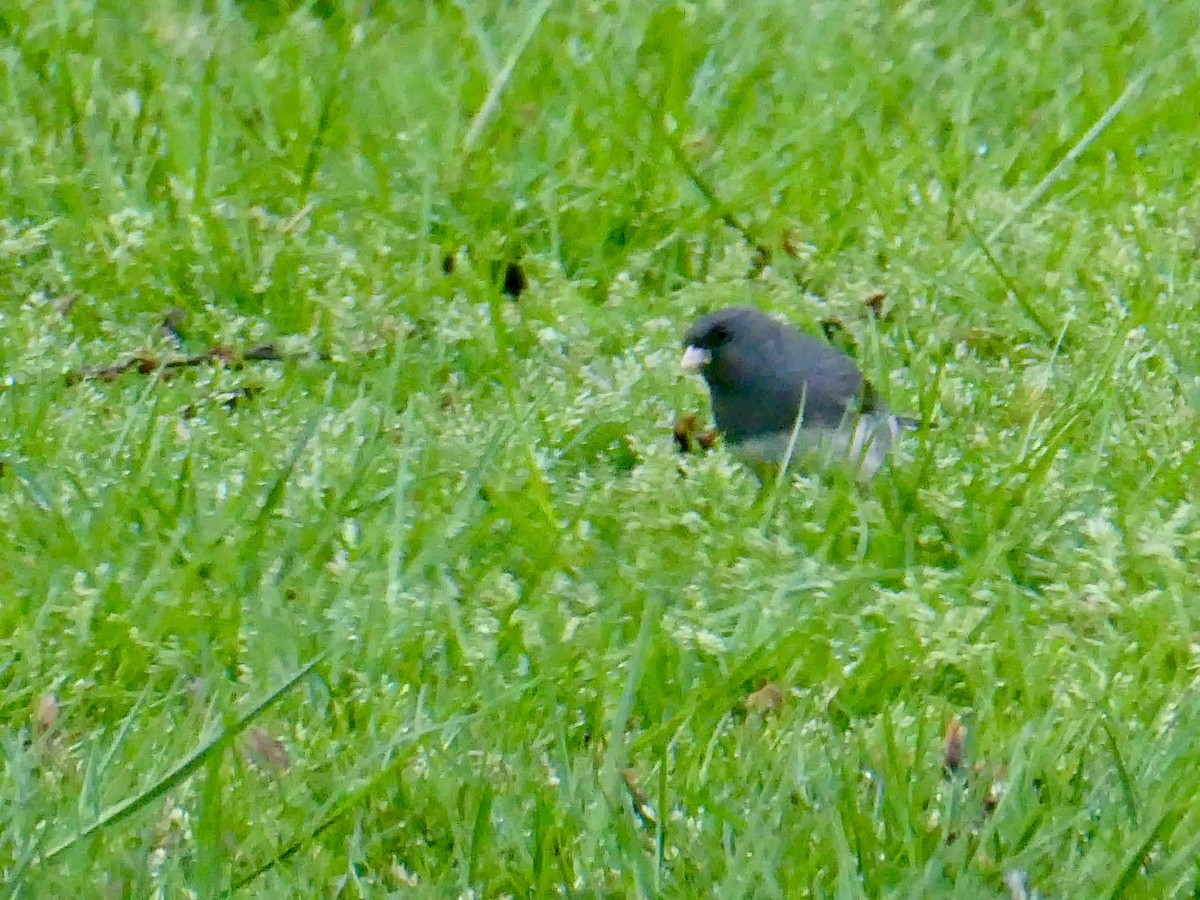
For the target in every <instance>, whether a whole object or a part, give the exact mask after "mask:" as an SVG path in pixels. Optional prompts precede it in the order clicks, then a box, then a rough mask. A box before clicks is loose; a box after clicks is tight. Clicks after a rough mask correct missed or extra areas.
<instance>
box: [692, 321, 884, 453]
mask: <svg viewBox="0 0 1200 900" xmlns="http://www.w3.org/2000/svg"><path fill="white" fill-rule="evenodd" d="M682 365H683V367H684V368H685V369H688V370H690V371H698V372H699V373H700V374H701V375H702V376H703V377H704V381H705V383H706V384H707V385H708V392H709V396H710V397H711V398H712V404H713V415H714V417H715V418H716V422H717V428H719V429H720V430H721V432H722V434H723V435H724V436H725V441H726V443H727V444H728V445H729V446H730V448H731V449H733V450H734V451H735V452H738V453H739V455H741V456H743V457H744V458H748V459H749V460H750V461H752V462H767V463H772V462H774V463H778V462H780V461H783V459H784V458H785V456H786V451H787V448H788V447H789V446H790V438H791V436H792V433H793V429H795V428H796V427H797V425H799V429H800V430H799V432H798V434H799V435H800V438H799V440H798V444H797V446H798V447H799V449H800V450H801V451H802V452H804V453H807V451H808V450H811V449H814V448H816V447H824V448H825V449H827V450H831V452H833V453H834V454H835V455H839V456H841V455H845V454H849V455H850V456H852V457H854V459H853V462H854V464H855V465H856V467H857V468H858V471H859V473H860V475H865V476H866V477H869V476H870V475H872V474H874V472H875V471H876V470H877V469H878V468H879V466H880V465H882V463H883V459H884V457H885V455H886V453H887V450H888V448H889V447H890V446H891V442H892V438H893V437H894V436H895V434H896V432H897V431H898V429H899V428H900V427H901V425H902V424H903V423H901V421H900V420H898V419H896V417H895V416H893V415H891V413H890V412H888V410H887V408H886V407H885V406H884V405H883V403H882V402H881V401H880V399H879V397H878V395H877V394H876V393H875V391H874V389H873V388H872V387H871V385H870V384H869V383H868V382H867V381H866V380H865V379H864V378H863V376H862V373H861V372H860V371H859V369H858V366H857V365H856V364H855V362H854V360H852V359H851V358H850V357H849V356H847V355H846V354H845V353H843V352H842V351H840V350H838V349H837V348H836V347H832V346H830V345H829V344H827V343H826V342H824V341H822V340H820V339H819V338H816V337H813V336H812V335H809V334H805V333H804V332H802V331H798V330H797V329H795V328H792V327H791V326H789V325H785V324H783V323H781V322H778V321H776V320H775V319H773V318H772V317H770V316H768V315H767V314H766V313H764V312H762V311H760V310H757V309H753V308H750V307H745V306H734V307H729V308H727V309H721V310H717V311H716V312H713V313H709V314H708V315H706V316H703V317H702V318H700V319H699V320H697V321H696V322H695V323H694V324H693V325H692V327H691V328H689V329H688V332H687V335H686V336H685V337H684V353H683V360H682ZM789 462H790V458H789Z"/></svg>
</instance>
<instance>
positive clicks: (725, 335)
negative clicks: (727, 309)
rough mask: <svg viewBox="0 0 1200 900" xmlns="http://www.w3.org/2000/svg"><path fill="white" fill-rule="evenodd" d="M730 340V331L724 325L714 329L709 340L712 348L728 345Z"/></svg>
mask: <svg viewBox="0 0 1200 900" xmlns="http://www.w3.org/2000/svg"><path fill="white" fill-rule="evenodd" d="M729 338H730V334H729V329H728V328H726V327H725V326H724V325H717V326H716V327H715V328H713V330H712V332H711V334H710V336H709V340H710V341H711V343H712V346H714V347H720V346H721V345H722V344H726V343H728V342H729Z"/></svg>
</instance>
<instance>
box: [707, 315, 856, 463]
mask: <svg viewBox="0 0 1200 900" xmlns="http://www.w3.org/2000/svg"><path fill="white" fill-rule="evenodd" d="M764 338H765V339H764ZM756 355H757V356H758V359H757V360H756V363H757V364H756V365H753V366H747V367H746V369H745V370H743V371H744V375H743V378H742V379H741V380H740V383H739V386H738V387H739V389H738V390H736V391H726V392H722V394H721V395H719V396H718V395H717V394H714V396H713V412H714V414H715V416H716V420H717V426H718V427H719V428H720V429H721V430H722V431H723V432H724V433H725V434H726V436H727V437H728V438H730V439H731V440H733V441H737V440H739V439H743V438H747V437H753V436H757V435H764V434H770V433H775V432H780V431H790V430H791V429H792V427H793V425H794V424H795V422H796V416H797V414H798V413H799V412H800V407H801V403H803V405H804V422H805V425H806V426H813V427H818V428H822V427H824V428H834V427H837V426H838V425H840V424H842V422H843V421H844V419H845V417H846V413H847V410H848V409H855V408H857V403H858V396H859V393H860V391H862V390H863V377H862V373H861V372H859V370H858V366H857V365H855V363H854V360H852V359H851V358H850V357H849V356H847V355H846V354H845V353H842V352H841V351H840V350H838V349H837V348H836V347H832V346H830V345H829V344H826V343H825V342H824V341H821V340H819V339H818V338H815V337H812V336H811V335H807V334H804V333H803V332H799V331H795V330H793V329H790V328H777V329H775V330H774V331H773V333H772V334H771V335H770V336H769V337H768V336H761V337H760V341H759V343H758V344H757V347H756Z"/></svg>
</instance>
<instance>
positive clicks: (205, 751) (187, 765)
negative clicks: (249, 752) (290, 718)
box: [40, 652, 326, 864]
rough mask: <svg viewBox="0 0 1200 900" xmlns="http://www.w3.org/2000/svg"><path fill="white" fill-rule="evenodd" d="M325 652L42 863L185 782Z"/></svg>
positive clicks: (50, 854) (274, 701)
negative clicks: (231, 723) (228, 726)
mask: <svg viewBox="0 0 1200 900" xmlns="http://www.w3.org/2000/svg"><path fill="white" fill-rule="evenodd" d="M325 655H326V654H325V653H323V652H322V653H319V654H317V656H315V657H313V658H312V659H311V660H309V661H308V662H307V663H306V664H305V665H304V666H303V667H301V668H300V669H299V670H298V671H297V672H296V673H295V674H294V675H292V677H291V678H289V679H288V680H287V681H285V682H284V683H283V684H281V685H280V686H279V687H277V688H276V689H275V690H273V691H272V692H271V693H269V694H268V695H267V696H266V697H264V698H263V699H262V700H260V701H259V702H258V703H257V704H255V705H254V706H253V707H252V708H251V709H250V711H249V712H247V713H246V714H245V715H244V716H242V717H241V718H240V719H238V720H237V721H236V722H235V723H234V724H233V726H232V727H231V728H222V729H221V730H220V731H218V732H217V733H216V734H214V735H213V736H212V737H211V738H209V739H208V740H207V741H205V742H204V743H203V744H201V745H200V747H198V748H197V749H196V750H194V751H193V752H192V753H191V754H190V755H188V756H187V757H186V758H185V759H183V760H182V761H181V762H179V763H178V764H177V765H176V766H175V767H174V768H173V769H171V770H170V771H169V772H167V774H165V775H163V776H162V777H161V778H159V779H158V780H157V781H155V782H154V783H153V784H151V785H150V786H149V787H147V788H145V789H144V790H142V791H141V792H139V793H138V794H135V795H134V796H132V797H130V798H128V799H126V800H123V801H121V802H120V803H118V804H116V805H115V806H112V807H110V808H109V809H108V810H106V811H105V812H104V813H103V814H102V815H101V816H100V817H99V818H98V819H97V820H96V821H94V822H93V823H92V824H90V825H88V826H87V827H86V828H84V829H83V830H82V831H80V832H79V833H78V834H75V835H74V836H72V837H69V838H67V839H66V840H63V841H61V842H59V843H58V844H56V845H54V846H53V847H51V849H50V850H48V851H47V852H46V854H45V855H44V856H43V857H42V858H41V860H40V862H41V863H42V864H47V863H51V862H53V861H54V860H55V859H57V858H58V857H59V856H61V855H62V854H63V853H65V852H67V851H68V850H70V849H71V848H72V847H74V846H75V845H77V844H79V843H80V842H82V841H85V840H87V839H88V838H90V837H92V836H93V835H95V834H98V833H99V832H100V831H103V830H104V829H106V828H110V827H112V826H114V825H117V824H119V823H120V822H123V821H124V820H125V819H128V818H129V817H130V816H132V815H133V814H135V813H137V812H139V811H140V810H142V809H145V808H146V807H147V806H148V805H149V804H150V803H152V802H153V801H155V800H157V799H158V798H159V797H161V796H162V795H163V794H165V793H166V792H167V791H169V790H171V788H173V787H175V786H176V785H177V784H179V783H180V782H182V781H183V780H184V779H185V778H187V777H188V776H190V775H192V774H193V773H194V772H196V771H198V770H199V769H200V767H201V766H203V765H204V764H205V763H206V762H207V761H208V759H209V757H210V756H212V755H213V754H214V753H219V752H220V751H222V750H224V749H225V748H226V747H228V746H229V744H230V743H231V742H232V741H233V739H234V738H236V737H237V736H238V735H239V734H241V733H242V732H243V731H245V730H246V728H248V727H249V726H250V725H252V724H253V723H254V722H255V721H256V720H257V719H258V718H259V717H260V716H261V715H262V714H263V713H265V712H266V711H267V710H268V709H270V708H271V707H272V706H274V705H275V704H276V703H278V702H279V701H280V700H281V699H282V698H283V697H284V696H285V695H286V694H287V693H288V692H289V691H290V690H291V689H292V688H294V687H295V686H296V685H297V684H299V683H300V682H301V681H303V680H304V678H305V677H306V676H308V675H309V673H311V672H312V671H313V669H315V668H316V667H317V665H319V664H320V662H321V661H322V660H323V659H324V658H325Z"/></svg>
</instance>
